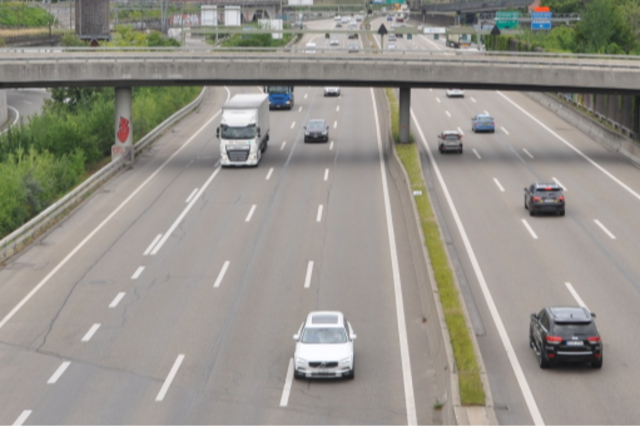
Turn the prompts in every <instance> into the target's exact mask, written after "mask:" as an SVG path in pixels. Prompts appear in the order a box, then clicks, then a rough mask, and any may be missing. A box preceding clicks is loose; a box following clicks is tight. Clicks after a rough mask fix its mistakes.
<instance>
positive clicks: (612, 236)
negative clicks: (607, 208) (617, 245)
mask: <svg viewBox="0 0 640 427" xmlns="http://www.w3.org/2000/svg"><path fill="white" fill-rule="evenodd" d="M593 222H595V223H596V225H597V226H598V227H600V228H601V229H602V231H604V232H605V233H606V234H607V236H609V237H610V238H611V239H614V240H615V238H616V236H614V235H613V233H611V232H610V231H609V230H607V227H605V226H604V225H602V223H601V222H600V221H598V220H597V219H594V220H593Z"/></svg>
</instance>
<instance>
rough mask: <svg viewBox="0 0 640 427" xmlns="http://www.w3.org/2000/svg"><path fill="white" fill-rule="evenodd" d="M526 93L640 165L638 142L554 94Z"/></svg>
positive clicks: (639, 144)
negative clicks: (565, 102)
mask: <svg viewBox="0 0 640 427" xmlns="http://www.w3.org/2000/svg"><path fill="white" fill-rule="evenodd" d="M527 95H528V96H529V97H531V98H532V99H533V100H535V101H536V102H538V103H539V104H540V105H543V106H544V107H546V108H547V109H549V110H550V111H553V112H554V113H555V114H557V115H558V116H559V117H561V118H562V119H564V120H566V121H567V123H569V124H571V125H572V126H575V127H576V128H577V129H578V130H580V131H581V132H582V133H584V134H586V135H588V136H589V137H590V138H592V139H593V140H595V141H596V142H598V143H599V144H600V145H602V146H603V147H606V148H608V149H610V150H613V151H616V152H618V153H620V154H622V155H623V156H625V157H626V158H628V159H629V160H631V161H632V162H634V163H636V164H637V165H639V166H640V143H638V142H635V141H633V140H632V139H629V138H627V137H625V136H623V135H621V134H619V133H617V132H615V131H613V130H611V129H609V128H607V127H606V126H604V125H602V124H600V123H598V122H597V121H596V120H595V119H593V118H592V117H590V116H588V115H587V114H584V113H582V112H580V111H579V110H576V109H575V108H574V107H572V106H569V105H566V104H564V103H563V102H561V101H560V100H559V99H558V98H556V97H555V96H552V95H549V94H546V93H541V92H530V93H527Z"/></svg>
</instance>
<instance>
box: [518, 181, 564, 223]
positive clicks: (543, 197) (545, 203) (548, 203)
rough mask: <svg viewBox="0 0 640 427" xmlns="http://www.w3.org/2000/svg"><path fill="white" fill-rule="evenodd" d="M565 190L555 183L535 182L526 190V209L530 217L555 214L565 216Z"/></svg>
mask: <svg viewBox="0 0 640 427" xmlns="http://www.w3.org/2000/svg"><path fill="white" fill-rule="evenodd" d="M562 191H563V188H562V187H560V186H559V185H558V184H556V183H555V182H535V183H533V184H531V185H530V186H529V187H525V189H524V208H525V209H528V210H529V215H531V216H534V215H535V214H537V213H539V212H553V213H556V214H558V215H560V216H564V204H565V201H564V194H563V192H562Z"/></svg>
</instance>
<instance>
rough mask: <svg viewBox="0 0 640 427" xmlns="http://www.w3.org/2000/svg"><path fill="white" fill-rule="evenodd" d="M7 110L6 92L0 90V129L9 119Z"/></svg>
mask: <svg viewBox="0 0 640 427" xmlns="http://www.w3.org/2000/svg"><path fill="white" fill-rule="evenodd" d="M7 108H8V107H7V92H6V91H4V90H0V127H2V125H4V124H5V123H6V121H7V120H8V119H9V110H8V109H7Z"/></svg>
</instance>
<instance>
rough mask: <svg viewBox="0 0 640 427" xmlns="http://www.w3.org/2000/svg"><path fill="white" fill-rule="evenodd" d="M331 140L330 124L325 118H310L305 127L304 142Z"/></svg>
mask: <svg viewBox="0 0 640 427" xmlns="http://www.w3.org/2000/svg"><path fill="white" fill-rule="evenodd" d="M309 141H321V142H322V141H324V142H329V126H328V125H327V122H326V121H325V120H324V119H313V120H309V122H308V123H307V125H306V126H305V127H304V142H309Z"/></svg>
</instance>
